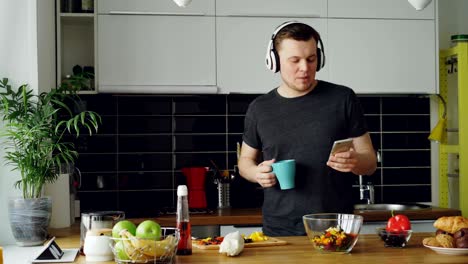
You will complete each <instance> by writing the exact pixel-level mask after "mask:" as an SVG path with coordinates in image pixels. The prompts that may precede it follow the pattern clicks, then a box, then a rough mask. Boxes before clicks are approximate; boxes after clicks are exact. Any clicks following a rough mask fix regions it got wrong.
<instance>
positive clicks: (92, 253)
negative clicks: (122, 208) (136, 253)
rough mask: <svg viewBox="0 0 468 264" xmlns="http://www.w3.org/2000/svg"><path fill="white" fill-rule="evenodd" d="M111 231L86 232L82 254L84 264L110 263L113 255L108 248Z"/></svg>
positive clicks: (96, 230) (95, 230)
mask: <svg viewBox="0 0 468 264" xmlns="http://www.w3.org/2000/svg"><path fill="white" fill-rule="evenodd" d="M111 234H112V230H111V229H93V230H89V231H88V232H86V238H85V241H84V249H83V251H84V254H85V255H86V262H99V261H110V260H113V259H114V254H113V253H112V249H111V247H110V238H111Z"/></svg>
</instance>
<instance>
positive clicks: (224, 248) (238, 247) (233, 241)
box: [219, 231, 244, 257]
mask: <svg viewBox="0 0 468 264" xmlns="http://www.w3.org/2000/svg"><path fill="white" fill-rule="evenodd" d="M243 249H244V238H243V237H242V236H241V235H240V233H239V231H236V232H232V233H229V234H227V235H226V236H225V237H224V239H223V242H221V244H220V245H219V253H226V255H228V256H230V257H232V256H237V255H239V254H240V253H241V252H242V250H243Z"/></svg>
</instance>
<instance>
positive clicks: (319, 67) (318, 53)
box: [317, 48, 322, 71]
mask: <svg viewBox="0 0 468 264" xmlns="http://www.w3.org/2000/svg"><path fill="white" fill-rule="evenodd" d="M320 69H322V50H321V49H320V48H317V71H320Z"/></svg>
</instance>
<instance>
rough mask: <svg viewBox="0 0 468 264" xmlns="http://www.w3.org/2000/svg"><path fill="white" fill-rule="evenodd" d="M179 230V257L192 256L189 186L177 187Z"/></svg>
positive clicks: (177, 221)
mask: <svg viewBox="0 0 468 264" xmlns="http://www.w3.org/2000/svg"><path fill="white" fill-rule="evenodd" d="M176 217H177V219H176V223H177V228H178V229H179V232H180V240H179V245H178V246H177V255H192V232H191V225H190V218H189V207H188V189H187V185H179V186H178V187H177V215H176Z"/></svg>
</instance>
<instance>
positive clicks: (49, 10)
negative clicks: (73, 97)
mask: <svg viewBox="0 0 468 264" xmlns="http://www.w3.org/2000/svg"><path fill="white" fill-rule="evenodd" d="M37 2H38V0H0V10H2V15H1V16H0V58H1V59H0V78H4V77H8V78H9V79H10V84H11V85H12V87H14V88H16V87H18V86H19V85H21V84H24V83H27V84H29V85H30V87H31V88H32V89H33V90H34V91H35V92H36V93H37V92H38V91H44V90H46V89H49V88H50V87H52V86H51V83H54V81H53V80H54V79H55V77H54V76H55V74H54V72H55V63H54V61H55V51H54V50H55V44H54V43H55V36H54V35H55V31H54V1H53V0H40V1H39V2H40V6H39V4H38V3H37ZM38 32H39V34H40V36H39V37H38ZM38 42H39V44H38ZM38 48H40V49H39V50H38ZM51 50H52V52H51ZM38 60H40V61H39V63H38ZM51 61H52V63H51ZM38 65H41V66H40V67H39V66H38ZM39 68H40V69H39ZM39 84H40V85H41V86H46V87H47V88H45V87H41V89H39ZM1 126H2V124H0V127H1ZM3 156H4V149H3V148H2V147H0V223H1V224H0V234H1V236H0V245H7V244H13V243H14V239H13V236H12V234H11V230H10V226H9V224H7V223H8V222H9V220H8V197H10V196H17V195H21V193H20V192H19V190H16V189H14V188H13V184H14V182H15V181H16V180H18V179H19V173H18V172H17V171H14V172H11V167H8V166H6V165H5V160H4V159H3Z"/></svg>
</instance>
